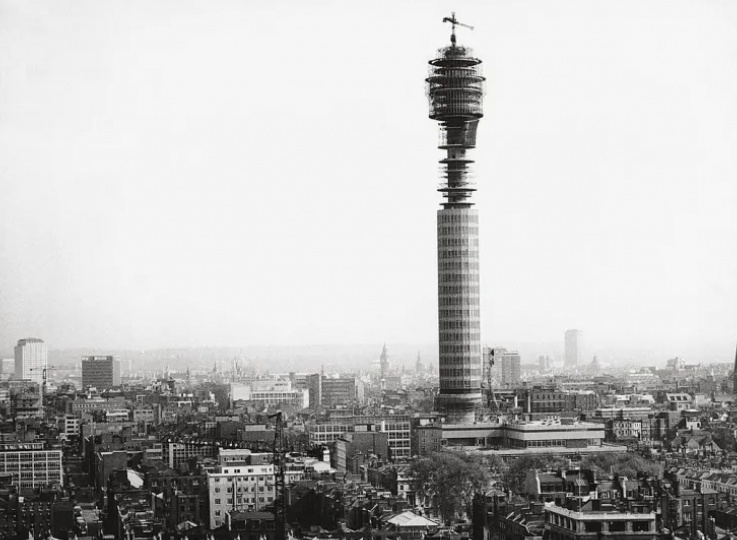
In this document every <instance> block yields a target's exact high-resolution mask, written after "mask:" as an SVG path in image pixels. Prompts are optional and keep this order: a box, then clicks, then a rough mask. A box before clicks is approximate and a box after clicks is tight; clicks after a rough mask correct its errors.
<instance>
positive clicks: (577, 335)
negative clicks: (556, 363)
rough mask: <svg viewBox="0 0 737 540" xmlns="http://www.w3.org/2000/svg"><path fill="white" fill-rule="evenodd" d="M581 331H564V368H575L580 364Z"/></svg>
mask: <svg viewBox="0 0 737 540" xmlns="http://www.w3.org/2000/svg"><path fill="white" fill-rule="evenodd" d="M581 341H582V332H581V330H566V334H565V347H566V354H565V362H564V366H565V367H566V368H576V367H578V365H579V364H580V363H581Z"/></svg>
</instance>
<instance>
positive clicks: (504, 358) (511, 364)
mask: <svg viewBox="0 0 737 540" xmlns="http://www.w3.org/2000/svg"><path fill="white" fill-rule="evenodd" d="M497 362H499V363H500V365H501V372H502V377H501V380H502V385H504V386H514V385H516V384H517V383H519V381H520V379H521V378H522V368H521V365H522V359H521V358H520V355H519V353H518V352H517V351H507V350H505V351H504V352H503V353H502V354H501V355H500V357H499V358H497Z"/></svg>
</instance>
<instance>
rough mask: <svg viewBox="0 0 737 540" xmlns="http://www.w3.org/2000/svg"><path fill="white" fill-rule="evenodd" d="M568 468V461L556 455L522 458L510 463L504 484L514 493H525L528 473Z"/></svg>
mask: <svg viewBox="0 0 737 540" xmlns="http://www.w3.org/2000/svg"><path fill="white" fill-rule="evenodd" d="M567 467H568V460H567V459H565V458H563V457H560V456H555V455H540V456H520V457H518V458H515V459H513V460H512V461H510V463H509V467H508V469H507V471H506V474H504V476H503V480H504V484H505V486H506V487H507V488H509V489H511V490H512V491H513V492H514V493H518V494H519V493H522V492H523V491H524V485H525V478H527V472H528V471H534V470H536V469H539V470H544V471H555V470H558V469H565V468H567Z"/></svg>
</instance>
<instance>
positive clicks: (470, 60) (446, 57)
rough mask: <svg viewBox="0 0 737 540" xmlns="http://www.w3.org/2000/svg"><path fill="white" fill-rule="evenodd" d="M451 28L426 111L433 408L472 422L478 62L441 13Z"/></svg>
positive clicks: (477, 381)
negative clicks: (431, 124) (433, 290)
mask: <svg viewBox="0 0 737 540" xmlns="http://www.w3.org/2000/svg"><path fill="white" fill-rule="evenodd" d="M446 21H447V22H450V23H451V24H452V26H453V30H452V33H451V36H450V45H449V46H446V47H443V48H441V49H440V50H439V51H438V54H437V56H436V57H435V58H434V59H433V60H430V62H429V64H430V70H429V75H428V77H427V79H426V83H427V96H428V100H429V105H430V113H429V116H430V118H432V119H433V120H435V121H437V122H438V123H439V128H440V140H439V145H438V148H440V149H441V150H443V151H444V152H445V156H444V158H443V159H442V160H440V177H441V182H440V185H439V187H438V191H439V192H441V193H442V195H443V198H444V201H443V202H442V204H441V206H442V208H441V209H440V210H438V214H437V240H438V334H439V336H438V337H439V356H440V360H439V364H440V366H439V367H440V393H439V395H438V398H437V408H438V410H439V411H440V412H441V413H444V414H445V416H446V418H447V422H448V423H451V424H467V423H472V422H473V421H474V419H475V410H476V408H477V407H478V406H479V405H480V404H481V378H482V365H481V364H482V358H481V336H480V333H481V315H480V309H479V228H478V214H477V212H476V210H475V209H474V208H473V202H472V201H471V195H472V194H473V192H474V191H476V187H475V185H474V183H473V181H472V179H471V177H470V174H469V173H470V170H469V167H470V164H471V163H473V160H471V159H470V158H469V155H468V152H469V150H471V149H473V148H475V146H476V129H477V127H478V123H479V119H480V118H481V117H482V116H483V115H484V113H483V97H484V80H485V78H484V77H483V76H482V75H481V60H479V59H478V58H475V57H474V56H473V52H472V51H471V49H469V48H468V47H464V46H462V45H458V44H457V43H456V36H455V27H456V25H457V24H459V23H458V21H456V19H455V15H453V16H452V17H450V18H445V19H444V22H446Z"/></svg>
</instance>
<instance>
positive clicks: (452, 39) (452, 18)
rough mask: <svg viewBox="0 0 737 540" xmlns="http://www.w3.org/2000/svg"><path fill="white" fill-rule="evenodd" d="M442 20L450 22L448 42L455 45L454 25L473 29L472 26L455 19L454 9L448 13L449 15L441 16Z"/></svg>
mask: <svg viewBox="0 0 737 540" xmlns="http://www.w3.org/2000/svg"><path fill="white" fill-rule="evenodd" d="M443 22H444V23H446V22H449V23H450V24H451V31H450V42H451V43H452V44H453V45H455V44H456V26H462V27H463V28H468V29H469V30H473V26H471V25H468V24H464V23H462V22H460V21H459V20H458V19H456V13H455V11H452V12H451V13H450V17H443Z"/></svg>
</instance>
